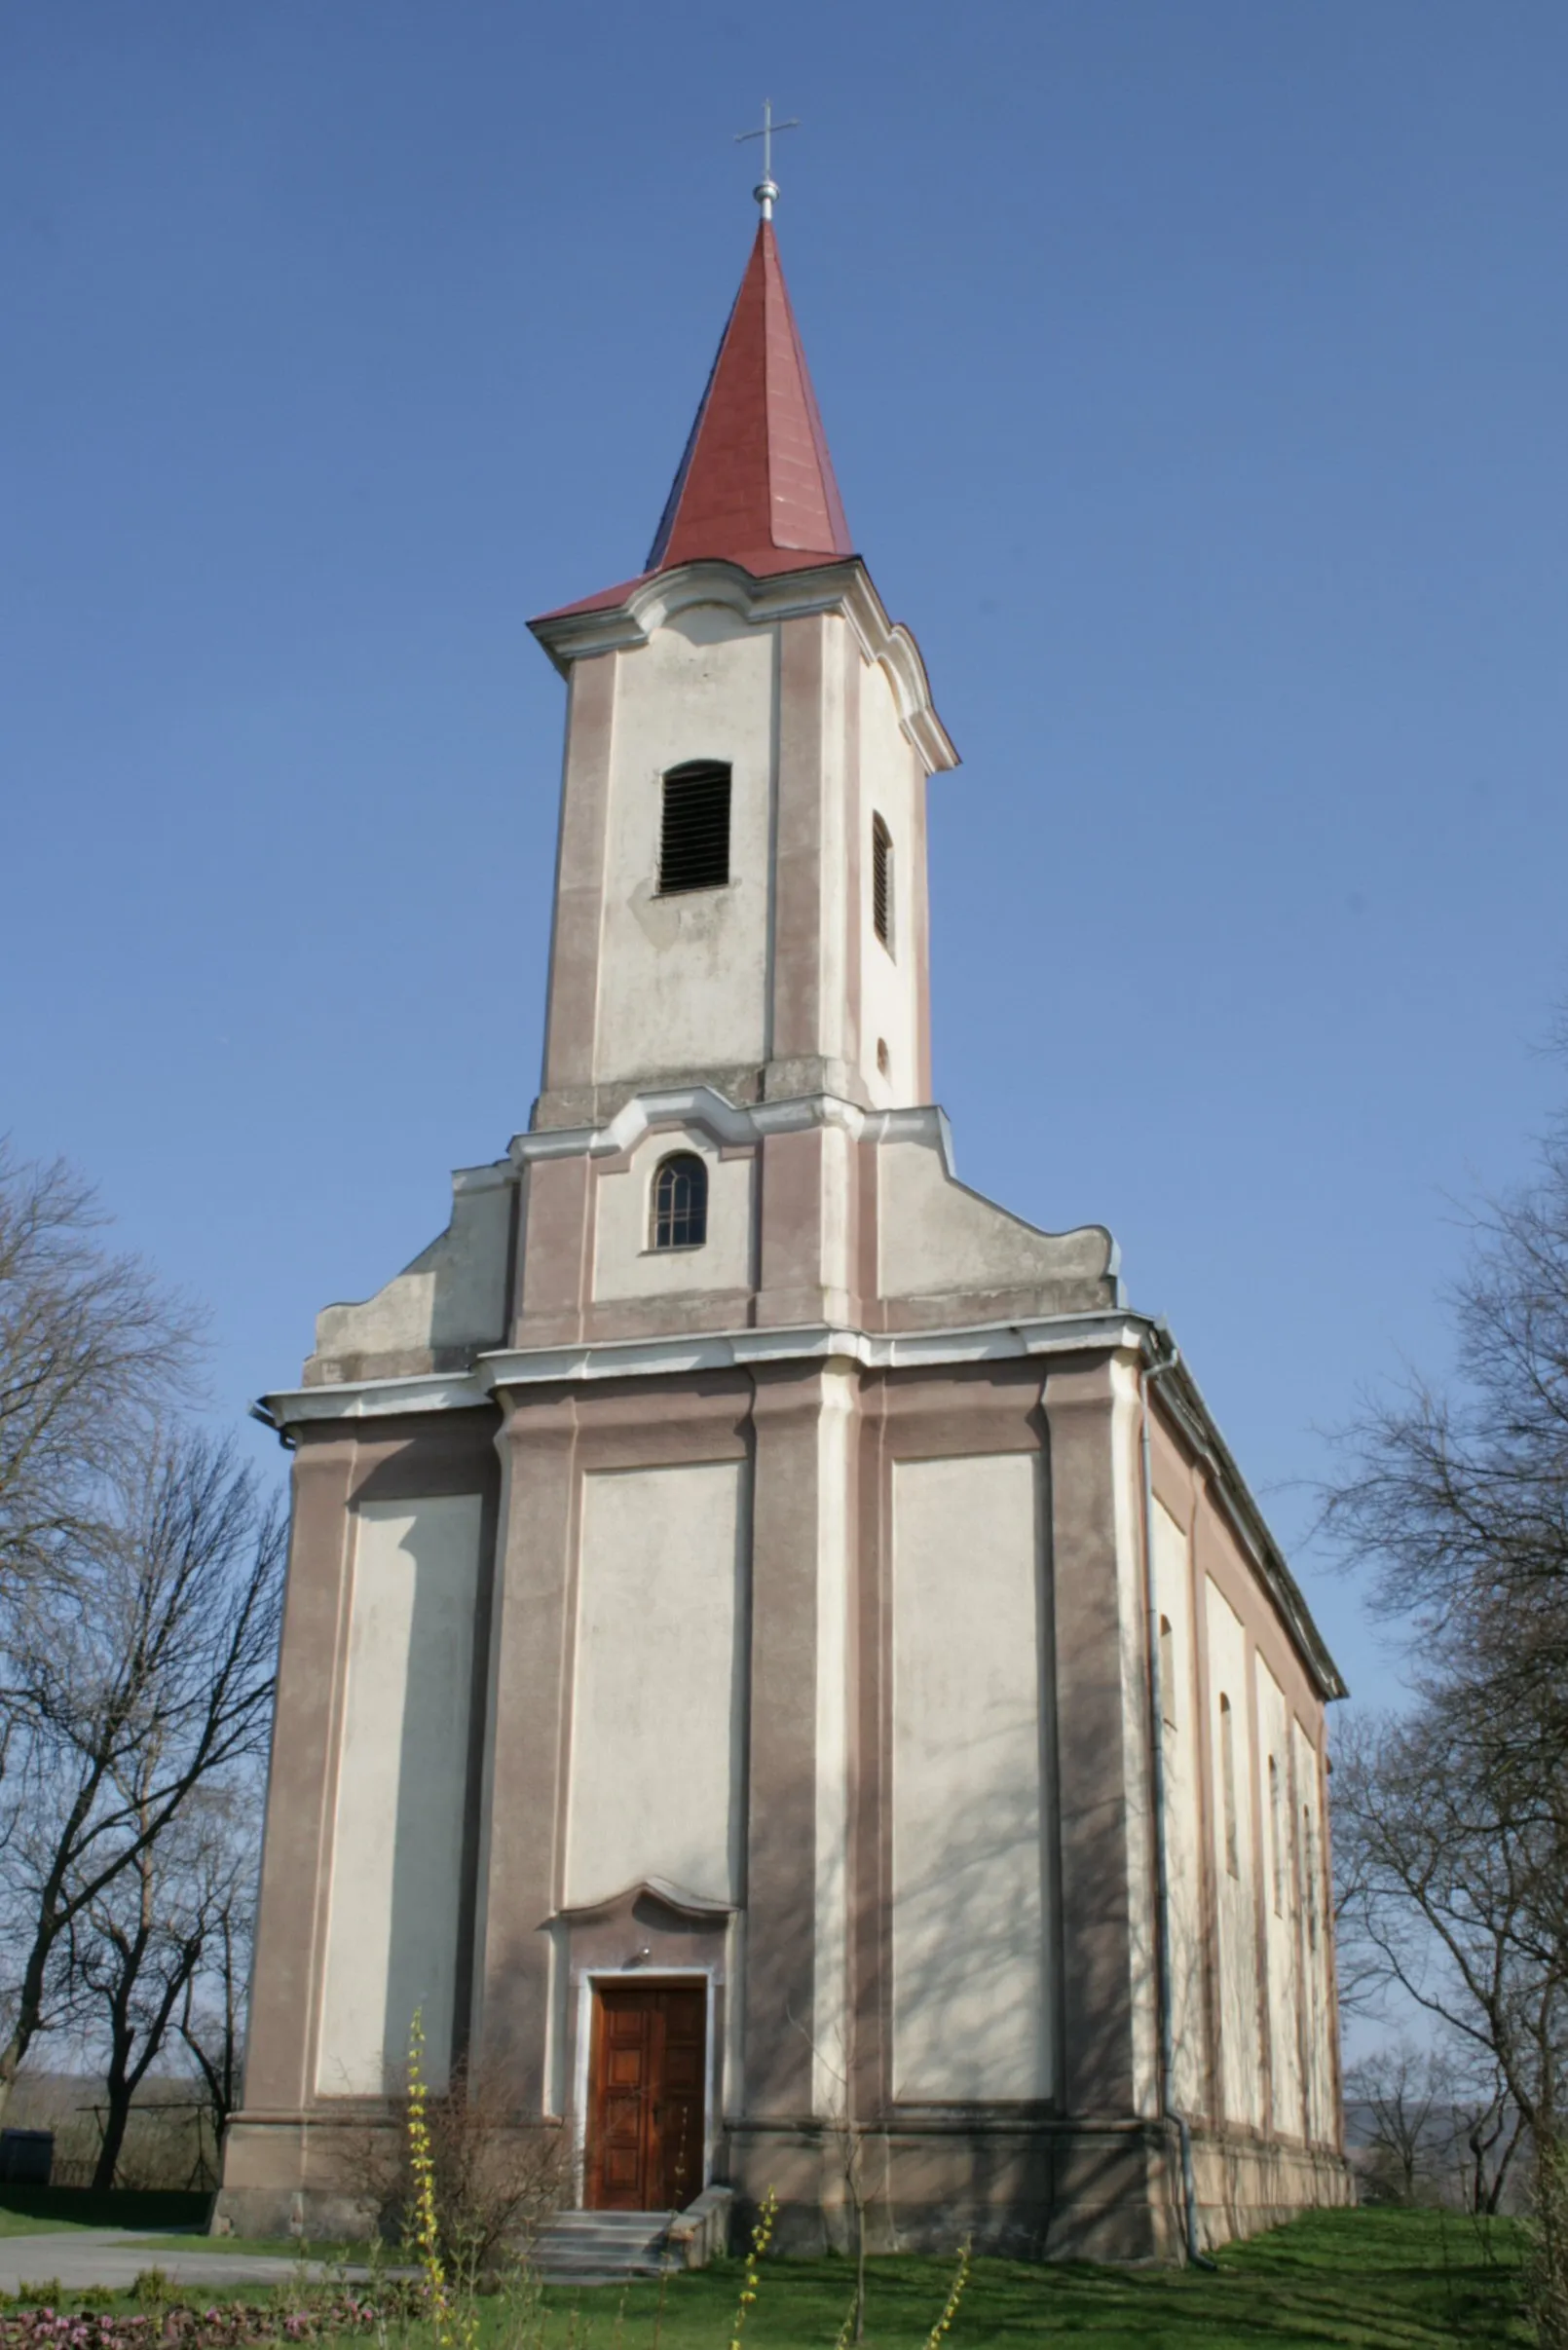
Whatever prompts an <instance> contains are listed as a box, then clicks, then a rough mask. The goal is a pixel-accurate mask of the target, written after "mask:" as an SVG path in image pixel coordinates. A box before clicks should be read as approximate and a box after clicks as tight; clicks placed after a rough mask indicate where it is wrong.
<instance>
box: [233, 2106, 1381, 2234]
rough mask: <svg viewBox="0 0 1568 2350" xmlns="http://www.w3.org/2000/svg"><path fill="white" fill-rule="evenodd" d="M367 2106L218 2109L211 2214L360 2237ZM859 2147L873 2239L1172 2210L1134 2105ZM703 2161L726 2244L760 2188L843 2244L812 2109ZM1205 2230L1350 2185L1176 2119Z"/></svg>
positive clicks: (1165, 2220)
mask: <svg viewBox="0 0 1568 2350" xmlns="http://www.w3.org/2000/svg"><path fill="white" fill-rule="evenodd" d="M392 2126H393V2125H392V2123H391V2122H390V2121H389V2120H388V2118H387V2116H386V2113H385V2109H384V2108H383V2109H382V2110H381V2111H380V2112H377V2111H376V2110H374V2109H366V2110H365V2111H363V2112H359V2113H355V2114H354V2115H348V2114H345V2115H343V2116H341V2117H340V2116H338V2115H336V2114H334V2115H332V2116H331V2117H330V2118H329V2117H327V2116H326V2115H322V2114H317V2115H314V2116H306V2115H303V2114H287V2115H284V2114H279V2115H267V2114H247V2113H242V2114H239V2115H237V2116H236V2118H235V2120H234V2122H233V2123H232V2124H231V2125H230V2130H229V2137H228V2143H227V2146H226V2150H225V2156H224V2166H223V2186H222V2190H221V2192H220V2193H219V2196H218V2199H217V2205H216V2216H217V2217H218V2218H220V2219H227V2220H228V2221H229V2223H230V2225H231V2226H232V2228H233V2230H234V2232H235V2233H236V2234H237V2235H246V2236H282V2235H288V2234H290V2233H293V2234H299V2235H305V2236H313V2237H317V2238H320V2237H342V2238H344V2239H345V2240H346V2241H347V2240H352V2239H355V2238H357V2237H361V2236H363V2235H364V2234H366V2233H367V2232H368V2230H369V2229H370V2227H371V2226H372V2224H373V2221H374V2212H373V2206H372V2204H371V2202H370V2200H369V2199H368V2198H367V2196H366V2193H365V2190H364V2185H363V2181H362V2178H361V2177H356V2173H362V2171H363V2168H364V2156H363V2148H364V2145H365V2141H366V2136H367V2134H368V2133H374V2132H377V2131H383V2130H387V2129H390V2128H392ZM861 2162H862V2166H863V2172H862V2175H863V2177H864V2179H865V2182H866V2192H867V2212H866V2224H867V2230H868V2240H869V2242H870V2244H871V2247H872V2249H873V2250H875V2251H877V2252H924V2253H950V2252H956V2250H957V2248H958V2247H959V2245H960V2244H962V2243H963V2242H964V2241H965V2239H966V2238H967V2240H968V2241H969V2242H970V2244H971V2245H972V2247H973V2249H974V2250H975V2251H976V2252H977V2253H990V2254H996V2255H1001V2256H1003V2257H1007V2258H1010V2259H1015V2260H1067V2259H1071V2260H1101V2261H1106V2262H1110V2263H1114V2264H1125V2263H1131V2262H1148V2261H1177V2260H1179V2259H1180V2258H1181V2257H1182V2249H1183V2245H1184V2242H1185V2228H1184V2222H1183V2217H1182V2211H1181V2197H1180V2170H1179V2165H1178V2162H1177V2159H1176V2134H1175V2131H1174V2130H1172V2129H1170V2128H1168V2127H1167V2126H1166V2125H1164V2124H1160V2123H1152V2122H1141V2121H1135V2122H1115V2121H1105V2122H1088V2121H1056V2120H1050V2119H1046V2118H1043V2117H1042V2118H1037V2119H1030V2120H1028V2121H1005V2122H1004V2121H985V2120H979V2119H952V2120H949V2119H940V2120H935V2119H934V2120H932V2121H930V2122H926V2123H903V2124H901V2125H900V2127H899V2128H897V2129H896V2130H889V2131H885V2132H880V2131H877V2132H868V2133H867V2135H866V2138H865V2142H864V2145H863V2149H862V2154H861ZM716 2169H717V2171H718V2173H719V2175H720V2177H721V2178H722V2179H724V2180H726V2181H727V2182H728V2184H729V2185H731V2186H732V2187H733V2188H734V2190H735V2207H734V2208H735V2223H734V2224H735V2246H736V2248H737V2249H738V2247H739V2245H740V2243H742V2242H743V2241H744V2237H745V2233H746V2231H747V2229H749V2227H750V2225H751V2222H752V2219H753V2217H754V2216H755V2213H756V2210H757V2207H758V2206H759V2205H760V2204H761V2202H762V2200H763V2198H764V2196H765V2195H766V2194H767V2193H768V2192H769V2190H771V2192H772V2193H773V2194H774V2196H775V2197H776V2198H777V2201H778V2207H779V2209H778V2224H777V2230H776V2234H775V2239H774V2240H775V2243H776V2246H777V2248H778V2250H779V2251H780V2252H783V2253H786V2254H789V2253H795V2254H807V2255H809V2254H815V2253H821V2252H823V2251H825V2250H827V2249H828V2248H829V2247H830V2246H833V2247H837V2248H838V2249H840V2250H843V2249H846V2248H847V2245H848V2240H849V2213H848V2208H847V2202H846V2198H845V2194H844V2185H843V2149H842V2145H841V2142H840V2139H839V2137H838V2136H837V2135H836V2134H835V2133H834V2132H833V2131H832V2130H831V2129H826V2128H824V2127H823V2126H822V2125H820V2124H816V2125H810V2124H807V2125H802V2124H799V2123H784V2124H780V2125H777V2126H769V2125H766V2124H755V2123H744V2122H741V2123H733V2124H731V2125H730V2127H729V2128H728V2131H726V2132H725V2134H724V2136H723V2138H722V2140H721V2143H720V2147H719V2160H718V2163H717V2165H716ZM1193 2169H1194V2173H1195V2176H1196V2180H1197V2187H1198V2205H1199V2218H1200V2224H1201V2229H1202V2234H1203V2240H1204V2242H1205V2244H1206V2245H1208V2246H1211V2247H1213V2246H1214V2245H1219V2244H1225V2243H1228V2242H1229V2241H1230V2240H1231V2239H1232V2238H1233V2237H1236V2236H1250V2235H1255V2234H1257V2232H1258V2231H1259V2230H1260V2229H1262V2228H1266V2227H1277V2226H1279V2225H1281V2224H1282V2223H1283V2222H1284V2221H1285V2220H1287V2219H1294V2218H1295V2216H1296V2215H1297V2213H1298V2212H1301V2211H1306V2210H1312V2209H1315V2208H1318V2207H1321V2206H1324V2205H1335V2204H1348V2203H1353V2202H1354V2201H1355V2185H1354V2182H1353V2180H1352V2176H1351V2172H1350V2169H1349V2166H1348V2165H1347V2164H1346V2162H1345V2161H1344V2159H1343V2158H1342V2157H1341V2156H1340V2155H1338V2154H1334V2153H1331V2152H1329V2151H1328V2150H1326V2149H1317V2150H1314V2149H1309V2148H1306V2147H1302V2146H1288V2145H1262V2144H1260V2143H1258V2142H1257V2141H1256V2140H1253V2139H1250V2138H1245V2137H1240V2136H1236V2137H1230V2136H1225V2135H1220V2136H1215V2137H1207V2136H1204V2135H1203V2134H1201V2133H1199V2132H1196V2131H1195V2132H1194V2134H1193Z"/></svg>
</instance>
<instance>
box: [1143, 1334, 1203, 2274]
mask: <svg viewBox="0 0 1568 2350" xmlns="http://www.w3.org/2000/svg"><path fill="white" fill-rule="evenodd" d="M1160 1335H1161V1336H1162V1337H1163V1338H1164V1343H1165V1344H1166V1345H1167V1346H1168V1347H1169V1348H1170V1352H1169V1353H1168V1354H1167V1355H1165V1356H1164V1357H1163V1358H1162V1359H1161V1361H1159V1362H1144V1364H1143V1369H1142V1374H1141V1377H1140V1379H1139V1403H1140V1406H1141V1410H1140V1420H1139V1441H1140V1446H1141V1451H1142V1456H1143V1613H1144V1620H1145V1636H1146V1638H1147V1641H1148V1651H1149V1716H1150V1721H1149V1754H1150V1759H1151V1765H1152V1773H1153V1780H1154V1890H1155V1905H1156V1913H1157V1920H1156V1922H1157V1931H1156V1934H1155V1954H1156V1955H1155V1968H1154V1992H1155V2004H1156V2006H1157V2008H1158V2010H1159V2019H1160V2110H1161V2113H1162V2114H1163V2116H1164V2118H1165V2119H1166V2120H1167V2121H1168V2122H1170V2123H1172V2124H1173V2125H1174V2127H1175V2130H1176V2144H1177V2145H1178V2146H1179V2148H1180V2155H1181V2211H1182V2219H1183V2221H1184V2223H1185V2228H1186V2238H1187V2259H1188V2261H1189V2262H1190V2264H1191V2265H1192V2266H1193V2267H1194V2268H1216V2267H1217V2266H1218V2262H1217V2261H1215V2260H1212V2259H1211V2258H1210V2257H1209V2255H1208V2254H1207V2253H1206V2252H1205V2251H1204V2249H1203V2243H1202V2240H1201V2238H1200V2236H1199V2232H1198V2181H1197V2176H1196V2174H1195V2172H1194V2170H1193V2167H1192V2128H1191V2125H1190V2123H1189V2122H1188V2120H1187V2117H1186V2115H1185V2114H1184V2113H1182V2112H1179V2111H1178V2110H1177V2108H1176V2104H1175V2102H1174V2101H1173V2099H1172V2096H1171V2081H1172V2077H1173V2074H1174V2072H1175V2070H1176V2027H1175V2021H1174V2006H1175V2003H1174V2000H1173V1996H1172V1986H1171V1869H1170V1860H1169V1856H1168V1853H1167V1849H1166V1838H1165V1664H1164V1659H1163V1658H1162V1657H1161V1655H1160V1607H1159V1591H1158V1589H1157V1586H1156V1584H1155V1576H1154V1456H1153V1451H1152V1448H1151V1446H1150V1444H1149V1390H1150V1388H1151V1387H1152V1386H1153V1384H1154V1382H1155V1380H1156V1379H1160V1378H1163V1377H1164V1376H1165V1374H1166V1373H1167V1372H1168V1371H1174V1370H1175V1369H1176V1364H1177V1363H1178V1362H1180V1360H1181V1356H1180V1352H1179V1350H1178V1349H1177V1348H1176V1346H1175V1345H1174V1344H1173V1343H1172V1341H1171V1339H1170V1338H1169V1337H1168V1336H1165V1334H1164V1333H1163V1332H1162V1333H1161V1334H1160Z"/></svg>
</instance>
